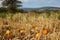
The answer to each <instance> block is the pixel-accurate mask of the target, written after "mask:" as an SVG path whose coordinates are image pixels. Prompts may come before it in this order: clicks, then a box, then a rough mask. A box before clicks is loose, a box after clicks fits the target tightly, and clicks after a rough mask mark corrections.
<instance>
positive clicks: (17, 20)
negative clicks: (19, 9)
mask: <svg viewBox="0 0 60 40" xmlns="http://www.w3.org/2000/svg"><path fill="white" fill-rule="evenodd" d="M59 15H60V14H59V13H51V14H50V16H49V17H48V14H47V13H42V14H38V13H23V14H22V13H17V14H7V17H6V18H0V36H1V37H0V40H8V39H11V40H60V20H59V19H58V17H59ZM7 30H10V31H11V34H10V35H11V37H9V38H7V37H6V34H5V32H6V31H7ZM43 30H47V31H48V32H47V34H46V35H44V34H43V33H42V32H44V31H43ZM20 31H22V34H21V32H20ZM36 34H37V36H38V35H39V36H38V38H36Z"/></svg>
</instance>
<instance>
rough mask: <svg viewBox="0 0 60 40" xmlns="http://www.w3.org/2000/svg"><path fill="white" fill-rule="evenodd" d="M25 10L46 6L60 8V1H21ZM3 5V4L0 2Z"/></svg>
mask: <svg viewBox="0 0 60 40" xmlns="http://www.w3.org/2000/svg"><path fill="white" fill-rule="evenodd" d="M20 1H22V2H23V4H22V5H23V8H38V7H46V6H56V7H60V0H20ZM0 3H1V2H0Z"/></svg>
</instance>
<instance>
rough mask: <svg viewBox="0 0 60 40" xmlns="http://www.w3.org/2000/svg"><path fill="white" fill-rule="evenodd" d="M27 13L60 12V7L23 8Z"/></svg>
mask: <svg viewBox="0 0 60 40" xmlns="http://www.w3.org/2000/svg"><path fill="white" fill-rule="evenodd" d="M23 10H25V11H31V10H36V11H46V10H50V11H59V10H60V7H41V8H23Z"/></svg>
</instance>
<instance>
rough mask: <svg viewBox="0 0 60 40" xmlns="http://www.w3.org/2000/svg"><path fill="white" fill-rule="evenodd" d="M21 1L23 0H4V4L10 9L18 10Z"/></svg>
mask: <svg viewBox="0 0 60 40" xmlns="http://www.w3.org/2000/svg"><path fill="white" fill-rule="evenodd" d="M21 3H22V2H21V1H18V0H4V1H2V6H3V7H5V8H7V10H8V11H16V10H17V9H18V7H21V6H22V5H21ZM18 4H20V5H18Z"/></svg>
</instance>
